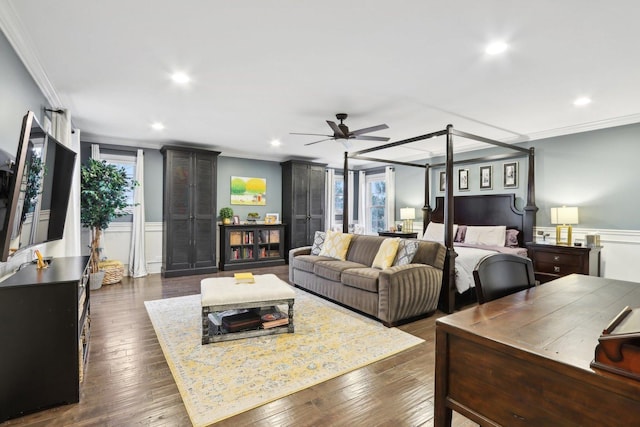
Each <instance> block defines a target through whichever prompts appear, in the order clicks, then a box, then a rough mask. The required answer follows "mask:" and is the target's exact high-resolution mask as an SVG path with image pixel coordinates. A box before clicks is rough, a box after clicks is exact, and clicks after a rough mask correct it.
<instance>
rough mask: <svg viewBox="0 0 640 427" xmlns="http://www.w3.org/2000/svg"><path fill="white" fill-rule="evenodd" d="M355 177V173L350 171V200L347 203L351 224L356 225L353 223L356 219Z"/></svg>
mask: <svg viewBox="0 0 640 427" xmlns="http://www.w3.org/2000/svg"><path fill="white" fill-rule="evenodd" d="M354 177H355V173H353V171H349V188H348V191H349V200H347V201H346V202H347V207H348V209H349V224H353V223H354V222H353V218H354V216H353V205H354V203H353V196H354V195H355V193H354V192H353V189H354V183H353V180H354Z"/></svg>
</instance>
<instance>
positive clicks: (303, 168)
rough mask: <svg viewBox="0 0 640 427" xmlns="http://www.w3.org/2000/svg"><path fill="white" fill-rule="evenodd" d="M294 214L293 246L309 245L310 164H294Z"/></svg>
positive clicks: (292, 228) (292, 226)
mask: <svg viewBox="0 0 640 427" xmlns="http://www.w3.org/2000/svg"><path fill="white" fill-rule="evenodd" d="M292 185H293V191H292V193H293V200H292V205H293V206H292V208H293V216H292V221H291V231H292V233H291V234H292V236H291V247H292V248H298V247H300V246H306V245H308V243H307V242H308V240H309V228H308V222H309V166H308V165H305V164H301V165H293V168H292Z"/></svg>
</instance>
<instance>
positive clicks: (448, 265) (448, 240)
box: [440, 125, 457, 313]
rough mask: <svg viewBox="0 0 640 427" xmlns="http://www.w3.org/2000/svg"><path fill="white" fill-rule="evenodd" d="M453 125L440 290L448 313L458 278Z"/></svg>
mask: <svg viewBox="0 0 640 427" xmlns="http://www.w3.org/2000/svg"><path fill="white" fill-rule="evenodd" d="M452 129H453V125H447V148H446V163H445V176H446V187H445V198H444V224H445V227H444V244H445V246H446V247H447V257H446V258H445V263H444V271H443V275H442V288H441V290H440V302H441V303H440V307H441V310H443V311H444V312H446V313H453V311H454V310H455V300H456V296H455V288H454V286H453V284H454V283H455V279H456V271H455V265H456V264H455V262H456V256H457V254H456V251H455V250H454V249H453V237H454V236H453V216H454V212H453V134H452V132H451V131H452Z"/></svg>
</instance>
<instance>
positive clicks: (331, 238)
mask: <svg viewBox="0 0 640 427" xmlns="http://www.w3.org/2000/svg"><path fill="white" fill-rule="evenodd" d="M352 237H353V234H347V233H340V232H337V231H330V230H329V231H327V232H326V235H325V238H324V243H323V244H322V249H320V253H319V254H318V255H321V256H328V257H330V258H335V259H339V260H340V261H344V260H345V259H346V257H347V251H348V250H349V243H351V238H352Z"/></svg>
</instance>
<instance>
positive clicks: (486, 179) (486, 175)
mask: <svg viewBox="0 0 640 427" xmlns="http://www.w3.org/2000/svg"><path fill="white" fill-rule="evenodd" d="M492 188H493V166H480V189H481V190H491V189H492Z"/></svg>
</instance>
